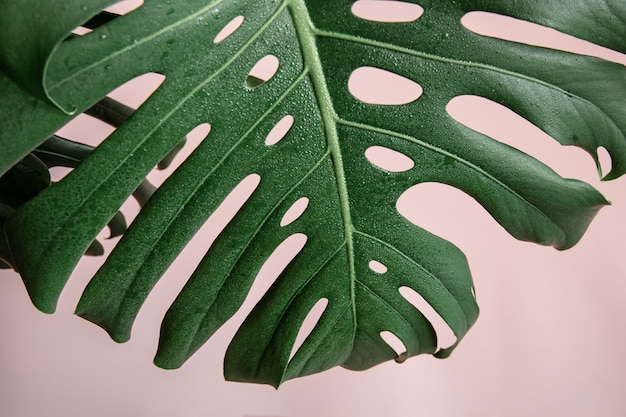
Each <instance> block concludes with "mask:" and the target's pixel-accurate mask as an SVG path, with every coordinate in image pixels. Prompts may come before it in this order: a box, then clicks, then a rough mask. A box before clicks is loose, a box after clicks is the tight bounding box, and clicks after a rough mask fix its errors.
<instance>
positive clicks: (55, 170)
mask: <svg viewBox="0 0 626 417" xmlns="http://www.w3.org/2000/svg"><path fill="white" fill-rule="evenodd" d="M72 170H73V168H68V167H61V166H58V167H51V168H50V179H51V180H52V182H59V181H61V180H62V179H63V178H65V176H66V175H67V174H69V173H70V172H72Z"/></svg>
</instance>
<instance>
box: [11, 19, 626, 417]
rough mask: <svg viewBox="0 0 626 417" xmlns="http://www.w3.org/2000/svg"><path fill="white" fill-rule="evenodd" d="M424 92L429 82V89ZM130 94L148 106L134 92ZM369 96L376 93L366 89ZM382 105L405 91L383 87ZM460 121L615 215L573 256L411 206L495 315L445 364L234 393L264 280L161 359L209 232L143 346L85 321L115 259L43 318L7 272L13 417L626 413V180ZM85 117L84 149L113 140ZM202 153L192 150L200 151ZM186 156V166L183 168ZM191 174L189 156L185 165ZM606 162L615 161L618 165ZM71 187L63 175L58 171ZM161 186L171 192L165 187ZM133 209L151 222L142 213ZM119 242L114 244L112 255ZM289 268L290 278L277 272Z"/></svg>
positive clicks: (446, 201)
mask: <svg viewBox="0 0 626 417" xmlns="http://www.w3.org/2000/svg"><path fill="white" fill-rule="evenodd" d="M473 18H474V21H470V22H469V23H467V24H468V25H472V24H485V25H486V26H485V27H487V28H489V30H492V31H494V32H493V33H498V34H499V36H503V37H507V36H512V37H513V38H515V39H521V40H523V41H525V42H529V43H542V44H545V45H549V46H550V47H556V48H561V49H569V50H574V51H579V52H582V53H586V54H594V55H600V56H604V57H606V58H608V59H611V60H614V61H617V62H621V63H623V64H626V57H624V56H623V55H619V54H616V53H614V52H611V51H606V50H603V49H601V48H596V47H593V46H590V45H588V44H586V43H585V42H580V41H577V40H573V39H571V38H569V37H566V36H562V35H560V34H558V33H556V32H554V31H551V30H537V29H535V28H529V27H527V26H524V25H521V26H515V25H513V24H512V23H511V22H510V21H508V20H507V21H504V22H503V23H502V22H501V23H498V22H497V21H496V22H493V21H490V20H488V19H487V17H486V16H474V17H473ZM416 81H419V80H416ZM144 82H145V83H146V84H150V83H151V82H152V81H151V80H150V79H144V80H142V81H140V82H136V83H134V84H133V85H132V86H131V87H130V88H126V89H125V90H122V91H118V92H116V97H117V98H119V99H120V100H123V101H125V102H127V103H128V104H130V105H135V106H137V105H139V103H135V102H133V100H136V97H137V94H138V93H137V92H136V90H135V89H142V88H145V85H142V83H144ZM360 82H363V83H364V84H363V85H364V87H363V88H366V89H367V88H370V89H371V88H374V87H375V85H373V84H372V83H370V84H368V81H367V79H364V80H361V81H360ZM381 87H382V88H381V89H380V91H381V93H380V94H388V93H389V92H390V91H391V92H393V90H394V87H393V86H392V85H383V86H381ZM450 111H451V112H452V113H453V115H455V117H457V118H458V119H459V120H460V121H462V122H464V123H467V124H468V125H470V126H472V127H473V128H475V129H477V130H479V131H481V132H484V133H486V134H488V135H490V136H492V137H493V138H494V139H496V140H501V141H505V142H507V143H509V144H512V145H513V146H516V147H518V148H520V149H522V150H524V151H525V152H528V153H530V154H531V155H533V156H535V157H537V158H538V159H540V160H541V161H544V162H545V163H547V164H548V165H550V166H551V167H553V168H554V169H555V170H556V171H557V172H559V173H560V174H561V175H563V176H565V177H570V178H578V179H582V180H585V181H587V182H589V183H591V184H592V185H594V186H595V187H596V188H598V189H599V190H600V191H601V192H602V193H603V194H604V195H605V196H606V197H607V198H608V199H609V200H611V201H612V202H613V205H612V206H608V207H605V208H603V209H602V210H601V211H600V213H599V215H598V216H597V218H596V219H595V221H594V222H593V223H592V225H591V227H590V229H589V231H588V233H587V234H586V236H585V237H584V238H583V239H582V240H581V242H580V243H579V244H578V245H577V246H576V247H574V248H573V249H570V250H568V251H564V252H558V251H555V250H553V249H550V248H545V247H540V246H537V245H534V244H530V243H525V242H519V241H516V240H514V239H513V238H512V237H510V236H509V235H508V234H507V233H506V232H505V231H504V230H503V229H502V227H501V226H499V225H498V224H497V223H496V222H495V221H493V219H491V217H490V216H489V215H488V214H487V213H486V212H485V211H484V210H483V209H482V207H480V206H479V205H478V203H476V202H475V201H474V200H472V199H471V198H469V197H468V196H466V195H464V194H463V193H461V192H459V191H456V190H454V189H451V188H450V187H444V186H437V185H432V184H427V185H421V186H417V187H415V188H413V189H411V190H410V191H409V192H407V193H406V194H405V195H404V197H403V198H402V199H401V201H400V202H399V210H400V211H401V212H402V213H403V214H404V215H405V216H407V217H408V218H409V219H410V220H412V221H414V222H415V223H416V224H418V225H419V226H420V227H424V228H425V229H427V230H429V231H431V232H433V233H435V234H438V235H440V236H442V237H444V238H446V239H448V240H450V241H451V242H453V243H455V244H456V245H457V246H459V247H460V248H461V249H462V250H463V251H464V252H465V254H466V255H467V257H468V260H469V263H470V266H471V269H472V273H473V276H474V282H475V286H476V292H477V298H478V302H479V305H480V307H481V316H480V317H479V319H478V322H477V324H476V325H475V326H474V328H473V329H472V330H471V331H470V332H469V334H468V335H467V336H466V338H465V339H464V341H463V342H462V343H461V345H460V347H459V348H458V349H457V350H456V351H455V353H454V354H453V355H452V356H451V357H450V358H449V359H446V360H438V359H434V358H432V357H430V356H423V357H417V358H411V359H410V360H408V361H407V362H405V363H403V364H401V365H398V364H396V363H393V362H391V363H386V364H383V365H380V366H377V367H375V368H373V369H371V370H368V371H365V372H350V371H346V370H343V369H333V370H331V371H328V372H325V373H322V374H319V375H314V376H310V377H306V378H303V379H298V380H293V381H289V382H287V383H285V384H284V385H283V386H281V388H280V389H279V390H274V389H273V388H270V387H269V386H257V385H248V384H241V383H231V382H225V381H224V379H223V377H222V359H223V354H224V351H225V349H226V347H227V345H228V342H229V340H230V337H232V335H233V334H234V332H235V330H236V328H237V326H238V324H239V323H240V322H241V321H242V320H243V318H244V317H245V313H246V311H247V310H249V309H250V308H251V306H252V305H253V303H254V301H255V300H257V299H258V298H259V297H260V295H261V294H262V292H263V290H264V288H266V287H267V285H268V279H269V278H267V279H265V280H264V275H267V276H268V277H269V276H271V275H272V274H275V273H276V271H272V270H271V269H272V268H264V270H263V271H262V272H261V274H260V275H261V276H260V277H259V283H257V284H255V286H254V287H253V290H252V292H251V295H250V296H249V297H248V299H247V300H246V302H245V304H244V307H243V308H242V310H241V311H240V312H239V313H237V314H236V316H235V317H234V318H233V319H232V320H231V321H230V322H229V323H227V324H226V325H225V326H224V327H223V328H222V329H220V330H219V331H218V333H217V334H216V335H215V336H214V337H213V338H212V339H211V340H210V341H209V342H208V343H207V344H206V345H205V346H204V347H203V348H202V349H201V350H200V351H199V352H198V353H197V354H196V355H195V356H193V357H192V358H191V359H190V360H189V361H188V362H187V363H186V364H185V365H184V366H183V367H182V368H181V369H179V370H175V371H165V370H161V369H159V368H156V367H155V366H153V365H152V363H151V358H152V357H153V355H154V353H155V349H156V345H157V338H158V334H159V326H160V321H161V318H162V317H163V314H164V313H165V311H166V310H167V308H168V307H169V304H170V303H171V301H172V300H173V299H174V297H175V296H176V294H177V292H178V290H179V289H180V288H181V287H182V285H183V284H184V279H185V277H186V276H188V275H189V274H190V273H191V272H192V271H193V269H194V266H195V265H196V264H197V262H198V261H199V259H200V257H201V256H202V254H203V253H204V251H205V250H206V247H207V242H208V241H210V240H211V238H210V234H211V230H210V227H209V226H210V225H209V226H207V227H205V228H203V229H202V231H201V232H200V233H199V235H198V236H197V237H196V238H195V239H194V240H193V241H192V243H191V244H190V245H189V247H188V248H187V249H186V250H185V252H184V253H183V254H182V256H181V257H180V258H179V259H178V260H177V261H176V262H175V263H174V265H173V266H172V267H171V268H170V270H169V271H168V274H167V275H166V276H165V277H164V278H163V279H162V280H161V281H160V282H159V284H158V285H157V287H156V288H155V290H154V292H153V294H152V295H151V296H150V297H149V298H148V301H147V302H146V304H145V305H144V307H143V309H142V311H141V313H140V314H139V317H138V319H137V322H136V324H135V327H134V329H133V335H132V339H131V340H130V341H129V342H128V343H126V344H123V345H118V344H116V343H114V342H112V341H111V340H110V339H109V337H108V336H107V335H106V334H105V333H104V332H103V331H102V330H101V329H100V328H98V327H96V326H94V325H93V324H91V323H88V322H86V321H84V320H82V319H80V318H78V317H76V316H74V315H73V310H74V308H75V305H76V302H77V301H78V299H79V297H80V294H81V292H82V289H83V288H84V287H85V285H86V284H87V282H88V279H89V277H90V276H91V275H92V274H93V273H94V272H95V270H96V269H97V267H98V265H99V263H100V262H102V259H87V258H86V259H84V260H83V261H81V262H80V264H79V266H78V268H77V270H76V271H75V273H74V275H73V276H72V278H71V279H70V282H69V284H68V286H67V288H66V290H65V291H64V292H63V294H62V296H61V300H60V303H59V307H58V310H57V312H56V313H55V314H54V315H45V314H42V313H40V312H38V311H37V310H36V309H35V308H34V307H33V306H32V305H31V303H30V301H29V299H28V296H27V294H26V291H25V290H24V287H23V284H22V283H21V280H20V279H19V277H18V276H17V275H16V274H15V273H12V272H9V271H1V272H0V334H2V344H1V347H0V378H1V379H0V415H3V416H7V417H30V416H50V417H61V416H93V417H100V416H102V417H105V416H150V417H165V416H173V415H176V416H189V417H201V416H202V417H204V416H220V417H240V416H246V417H320V416H323V417H340V416H341V417H343V416H363V417H375V416H376V417H377V416H381V415H385V416H397V417H409V416H430V417H448V416H449V417H452V416H455V417H459V416H467V417H499V416H507V417H522V416H569V417H571V416H603V417H613V416H614V417H618V416H623V415H626V396H625V395H624V387H625V386H626V359H625V358H624V352H626V337H625V336H624V332H623V329H624V327H625V323H626V303H624V299H625V296H626V279H625V277H626V266H625V264H624V262H623V258H624V254H623V247H624V238H623V237H624V236H626V222H625V221H624V220H623V219H624V215H625V214H626V192H624V180H623V179H622V180H617V181H614V182H608V183H601V182H600V181H599V180H598V176H597V172H596V168H595V166H594V164H593V161H592V160H591V158H589V156H588V155H587V154H586V153H585V152H583V151H581V150H578V149H574V148H563V147H561V146H559V145H558V144H557V143H556V142H555V141H553V140H552V139H551V138H549V137H547V136H546V135H545V134H543V133H542V132H540V131H539V130H538V129H537V128H536V127H534V126H532V125H530V124H529V123H528V122H526V121H524V120H521V119H519V118H518V117H517V116H515V115H514V114H511V112H509V111H507V110H506V109H502V108H500V107H499V106H498V105H494V104H493V103H489V102H485V101H484V100H482V101H481V100H471V99H467V100H459V101H458V102H455V105H454V107H453V108H451V109H450ZM89 123H90V122H89V121H87V120H84V118H81V120H80V121H79V122H78V123H76V124H74V125H73V126H71V127H68V128H66V129H65V130H64V134H66V135H67V136H69V137H74V138H78V137H83V138H84V136H85V131H87V134H88V135H92V134H94V132H95V130H94V129H97V130H98V132H100V133H97V134H96V136H97V135H100V136H106V134H107V132H106V131H104V130H101V129H102V128H101V127H94V125H93V124H89ZM192 142H193V140H192ZM179 159H180V158H179ZM178 162H180V160H179V161H178ZM603 163H605V164H608V163H610V162H608V160H607V158H604V159H603ZM57 175H61V174H60V173H57ZM154 179H155V181H159V179H158V178H157V177H154ZM125 210H126V212H127V213H131V214H132V213H133V212H136V211H137V207H136V206H134V205H133V204H130V203H129V204H128V205H127V207H126V208H125ZM111 244H112V242H110V243H108V246H107V249H109V250H110V247H111ZM273 268H274V269H276V268H277V267H276V266H274V267H273Z"/></svg>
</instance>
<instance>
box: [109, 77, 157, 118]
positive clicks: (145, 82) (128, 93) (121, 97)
mask: <svg viewBox="0 0 626 417" xmlns="http://www.w3.org/2000/svg"><path fill="white" fill-rule="evenodd" d="M164 81H165V75H163V74H159V73H156V72H148V73H145V74H142V75H140V76H138V77H135V78H133V79H132V80H130V81H127V82H125V83H124V84H122V85H121V86H119V87H118V88H116V89H115V90H113V91H111V93H110V94H108V95H109V97H111V98H112V99H115V100H117V101H119V102H122V103H124V104H126V105H127V106H130V107H132V108H134V109H138V108H139V107H140V106H141V105H142V104H143V103H144V102H145V101H146V100H148V98H149V97H150V96H151V95H152V94H154V92H155V91H156V90H157V89H158V88H159V87H160V86H161V84H163V82H164Z"/></svg>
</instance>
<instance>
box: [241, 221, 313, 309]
mask: <svg viewBox="0 0 626 417" xmlns="http://www.w3.org/2000/svg"><path fill="white" fill-rule="evenodd" d="M307 240H308V237H307V235H305V234H304V233H294V234H293V235H291V236H289V237H288V238H286V239H285V240H283V241H282V242H281V243H280V244H279V245H278V246H277V247H276V248H275V249H274V251H273V252H272V253H271V255H270V256H269V257H268V258H267V259H266V260H265V262H264V263H263V266H262V267H261V269H259V272H258V274H257V276H256V278H255V280H254V286H253V287H252V289H251V290H250V292H249V296H248V298H250V295H251V294H265V293H266V292H267V291H268V290H269V288H270V287H271V286H272V284H273V283H274V282H275V281H276V279H277V278H278V277H279V276H280V274H281V273H282V272H283V271H284V269H285V268H286V267H287V265H289V264H290V263H291V261H293V260H294V259H295V257H296V256H298V254H299V253H300V252H301V251H302V249H304V246H305V245H306V242H307ZM256 301H258V300H255V303H256Z"/></svg>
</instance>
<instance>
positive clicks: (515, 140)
mask: <svg viewBox="0 0 626 417" xmlns="http://www.w3.org/2000/svg"><path fill="white" fill-rule="evenodd" d="M446 110H447V112H448V114H449V115H450V116H451V117H452V118H453V119H454V120H456V121H457V122H459V123H461V124H462V125H464V126H466V127H468V128H470V129H472V130H474V131H476V132H478V133H482V134H483V135H486V136H488V137H490V138H491V139H494V140H497V141H498V142H501V143H504V144H506V145H509V146H511V147H514V148H516V149H518V150H520V151H522V152H524V153H525V154H527V155H530V156H532V157H533V158H535V159H537V160H538V161H540V162H542V163H543V164H545V165H547V166H549V167H550V168H551V169H553V170H554V171H556V172H557V173H558V174H559V175H561V176H562V177H566V178H579V179H583V178H581V172H580V167H581V166H584V165H586V164H588V161H589V159H588V158H589V154H588V153H587V152H586V151H584V150H583V149H582V148H579V147H577V146H562V145H561V144H560V143H559V142H558V141H556V140H555V139H554V138H552V137H551V136H550V135H548V134H547V133H546V132H544V131H543V130H541V129H540V128H539V127H537V126H536V125H535V124H533V123H531V122H530V121H528V120H527V119H525V118H523V117H522V116H520V115H519V114H517V113H515V112H514V111H512V110H511V109H509V108H508V107H505V106H503V105H502V104H499V103H496V102H494V101H492V100H489V99H487V98H484V97H479V96H474V95H463V96H457V97H454V98H453V99H452V100H450V102H449V103H448V105H447V106H446ZM590 173H592V171H590ZM593 175H594V176H595V175H596V173H595V172H593ZM594 179H595V178H593V177H592V178H591V180H592V181H593V180H594Z"/></svg>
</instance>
